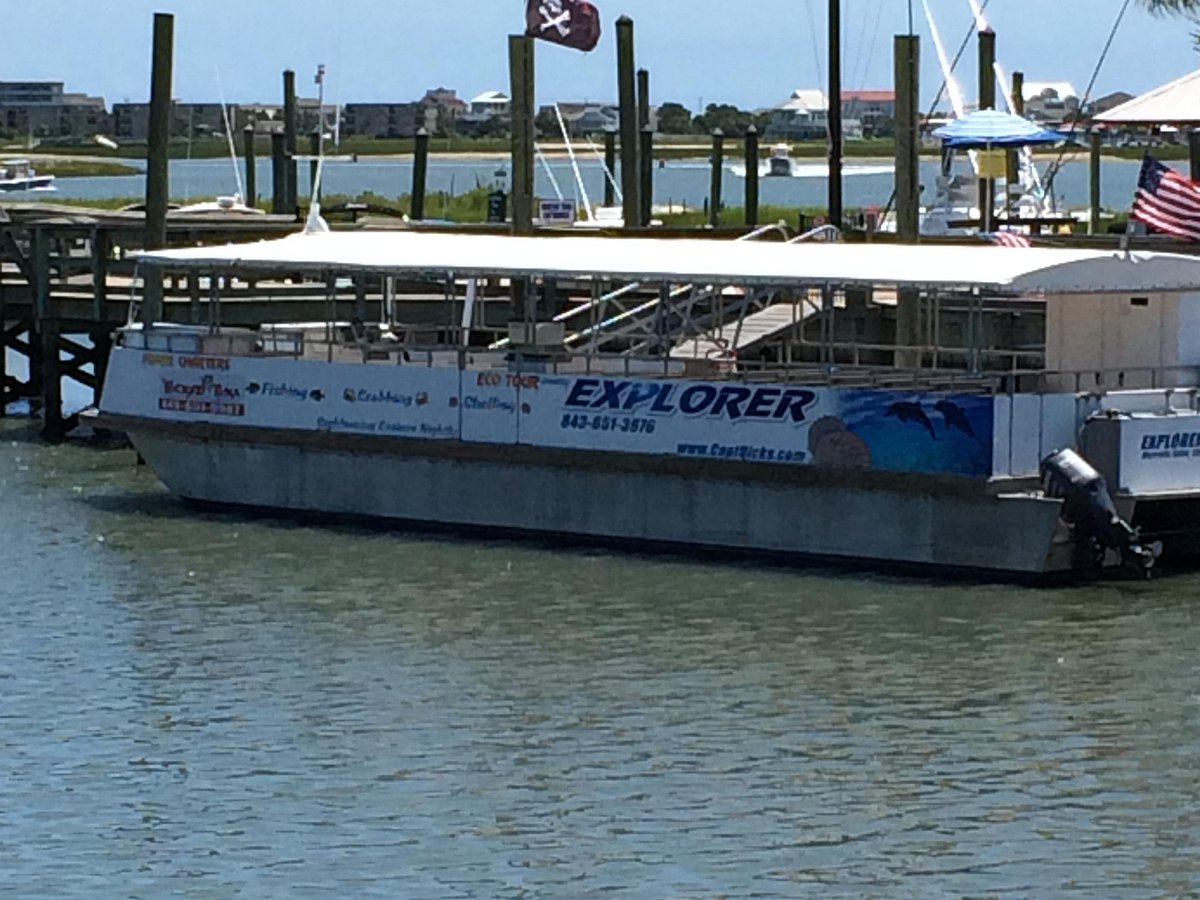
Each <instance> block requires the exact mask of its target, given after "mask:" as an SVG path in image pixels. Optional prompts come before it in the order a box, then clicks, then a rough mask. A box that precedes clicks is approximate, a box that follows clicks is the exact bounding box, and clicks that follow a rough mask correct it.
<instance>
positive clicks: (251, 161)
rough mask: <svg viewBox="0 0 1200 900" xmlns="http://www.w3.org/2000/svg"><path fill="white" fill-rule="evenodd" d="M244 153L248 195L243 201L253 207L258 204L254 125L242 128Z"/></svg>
mask: <svg viewBox="0 0 1200 900" xmlns="http://www.w3.org/2000/svg"><path fill="white" fill-rule="evenodd" d="M242 155H243V156H244V157H245V159H246V196H245V197H244V198H243V199H242V202H243V203H245V204H246V205H247V206H249V207H251V208H253V207H255V206H257V205H258V157H257V155H256V151H255V146H254V126H253V125H247V126H246V127H245V128H244V129H243V130H242Z"/></svg>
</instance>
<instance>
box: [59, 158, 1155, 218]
mask: <svg viewBox="0 0 1200 900" xmlns="http://www.w3.org/2000/svg"><path fill="white" fill-rule="evenodd" d="M586 154H587V151H584V153H583V154H582V155H581V156H580V164H581V171H582V175H583V183H584V189H585V190H586V192H587V194H588V197H589V198H590V199H591V200H592V202H593V203H595V202H598V201H599V200H601V199H603V195H604V181H605V179H604V174H603V169H602V167H601V165H600V163H599V162H597V161H596V160H595V159H593V158H591V157H590V156H588V155H586ZM879 162H880V161H878V160H875V161H872V160H847V162H846V166H847V171H848V173H850V174H848V176H847V177H846V179H845V183H844V184H845V187H844V190H845V199H846V204H847V205H848V206H856V207H863V206H881V207H882V206H884V205H885V204H886V203H887V202H888V198H889V197H890V196H891V193H892V187H893V183H894V181H895V178H894V175H893V173H892V172H890V171H886V170H884V171H880V165H879ZM800 163H801V166H802V171H806V172H807V173H809V174H810V176H811V177H803V178H763V179H761V181H760V194H761V202H762V203H764V204H776V205H782V206H824V205H825V203H826V202H827V188H826V178H825V177H823V176H822V175H821V174H820V167H821V162H820V161H819V160H811V161H809V160H801V161H800ZM130 164H131V165H138V166H140V165H143V164H142V163H140V162H137V161H130ZM733 164H734V161H732V160H731V165H733ZM549 165H550V170H551V171H552V172H553V174H554V179H555V181H556V182H557V184H558V186H559V189H560V190H561V191H562V192H563V194H564V195H566V196H567V197H577V196H578V194H579V191H578V188H577V187H576V185H575V176H574V174H573V173H572V170H571V166H570V164H569V163H568V162H567V161H565V160H557V159H556V160H551V161H550V163H549ZM506 166H507V162H506V161H503V160H494V159H478V158H445V157H441V158H437V157H435V158H434V159H432V160H431V161H430V166H429V174H428V181H427V186H428V190H429V191H430V192H431V193H434V192H439V191H445V192H447V193H450V194H462V193H464V192H465V191H468V190H470V189H472V188H474V187H476V186H477V185H484V186H491V185H492V184H494V183H495V180H496V171H497V168H504V167H506ZM1138 166H1139V163H1138V162H1136V161H1134V162H1130V161H1124V160H1104V162H1103V163H1102V165H1101V197H1102V198H1103V203H1104V205H1105V206H1106V207H1109V208H1112V209H1126V208H1127V207H1128V206H1129V204H1130V203H1131V202H1132V199H1133V191H1134V187H1135V186H1136V184H1137V174H1138ZM300 169H301V174H300V179H301V182H302V188H301V190H302V192H304V193H307V190H308V189H307V180H308V166H306V165H301V167H300ZM257 171H258V186H259V192H260V194H264V195H269V194H270V189H271V165H270V160H259V162H258V168H257ZM860 171H861V172H863V173H865V174H855V173H856V172H860ZM937 171H938V164H937V162H936V161H935V160H923V161H922V163H921V183H922V184H923V185H925V194H924V195H923V198H924V199H925V200H926V201H930V200H932V192H933V185H934V182H935V178H936V176H937ZM964 171H965V170H964ZM322 177H323V181H324V189H325V191H326V192H327V193H331V194H350V195H357V194H359V193H362V192H366V191H371V192H374V193H376V194H378V195H380V196H383V197H389V198H392V197H397V196H399V195H401V194H406V193H408V192H409V191H410V190H411V189H412V163H411V161H408V160H404V159H399V158H384V159H380V158H371V157H364V158H362V159H360V160H359V161H358V162H355V163H350V162H346V163H337V162H334V163H329V164H328V166H327V168H326V171H325V174H324V175H323V176H322ZM710 178H711V170H710V167H709V165H708V163H707V162H705V161H704V160H669V161H667V163H666V166H665V167H664V168H661V169H655V170H654V200H655V203H656V204H658V205H661V206H668V205H674V206H676V207H678V206H681V205H683V204H686V205H687V206H688V207H689V208H697V207H703V206H704V203H705V199H706V198H707V197H708V195H709V183H710ZM744 184H745V180H744V178H741V177H738V176H737V175H736V174H735V173H734V172H731V171H727V172H726V173H725V178H724V189H723V192H724V197H725V202H726V203H727V204H729V205H735V206H736V205H740V204H741V203H742V201H743V193H744V190H745V188H744ZM58 185H59V190H58V192H57V194H40V195H37V196H38V197H39V198H40V199H49V200H51V201H52V200H53V199H54V198H55V197H56V196H57V197H61V198H70V199H88V200H95V199H102V198H112V197H130V198H139V197H144V196H145V190H146V188H145V179H144V177H142V176H127V177H106V178H70V179H60V180H59V181H58ZM236 189H237V188H236V182H235V179H234V173H233V167H232V164H231V163H230V161H229V160H227V159H226V160H221V159H208V160H175V161H173V162H172V163H171V194H172V196H174V197H177V198H180V199H184V200H186V199H194V198H197V197H212V196H216V195H219V194H233V193H234V192H235V191H236ZM535 190H536V192H537V194H538V196H541V197H553V196H555V191H554V187H553V185H552V184H551V182H550V179H549V176H548V175H547V174H546V169H545V167H544V166H543V165H542V164H541V163H538V165H537V168H536V188H535ZM1054 190H1055V193H1056V194H1057V195H1058V196H1059V197H1060V201H1061V204H1062V205H1063V206H1064V207H1068V208H1076V207H1086V206H1087V205H1088V202H1089V200H1088V166H1087V162H1086V160H1084V161H1081V162H1071V163H1068V164H1067V165H1066V166H1064V167H1063V169H1062V171H1061V172H1060V173H1059V175H1058V177H1057V178H1056V179H1055V189H1054ZM429 202H430V203H431V204H433V205H432V207H430V208H428V212H429V214H430V215H431V216H436V215H438V209H437V201H436V198H435V197H431V198H430V201H429Z"/></svg>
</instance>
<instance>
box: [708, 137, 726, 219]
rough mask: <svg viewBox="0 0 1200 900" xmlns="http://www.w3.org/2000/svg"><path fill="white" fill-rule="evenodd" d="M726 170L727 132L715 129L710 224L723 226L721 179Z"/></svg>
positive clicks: (710, 192) (709, 212) (710, 191)
mask: <svg viewBox="0 0 1200 900" xmlns="http://www.w3.org/2000/svg"><path fill="white" fill-rule="evenodd" d="M724 169H725V132H723V131H721V129H720V128H714V129H713V133H712V181H711V183H710V187H709V191H708V224H709V225H711V226H712V227H713V228H716V227H717V226H718V225H720V224H721V177H722V174H723V172H724Z"/></svg>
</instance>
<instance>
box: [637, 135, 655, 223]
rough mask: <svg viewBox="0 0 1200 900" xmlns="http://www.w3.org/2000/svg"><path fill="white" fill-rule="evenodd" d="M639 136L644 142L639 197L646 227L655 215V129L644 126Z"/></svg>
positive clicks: (640, 154) (639, 154)
mask: <svg viewBox="0 0 1200 900" xmlns="http://www.w3.org/2000/svg"><path fill="white" fill-rule="evenodd" d="M639 137H640V138H641V142H642V143H641V146H640V147H638V159H639V160H640V165H641V167H642V173H641V175H642V177H641V182H640V183H639V184H638V199H640V200H641V204H642V208H641V223H640V224H641V225H642V227H643V228H645V227H646V226H648V225H649V224H650V220H651V219H652V218H653V217H654V129H653V128H651V127H650V125H649V124H647V125H645V126H643V128H642V133H641V134H640V135H639Z"/></svg>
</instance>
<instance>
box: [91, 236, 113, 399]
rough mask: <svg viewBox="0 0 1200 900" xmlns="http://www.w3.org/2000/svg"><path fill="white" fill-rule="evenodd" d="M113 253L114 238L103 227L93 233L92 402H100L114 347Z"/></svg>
mask: <svg viewBox="0 0 1200 900" xmlns="http://www.w3.org/2000/svg"><path fill="white" fill-rule="evenodd" d="M111 256H112V238H111V237H110V236H109V233H108V232H107V231H105V230H104V229H103V228H97V229H95V230H94V231H93V232H92V328H91V333H90V334H89V337H91V339H92V372H93V373H94V375H95V379H96V383H95V385H94V386H93V387H92V403H94V404H95V405H96V406H97V407H98V406H99V405H100V399H101V393H102V392H103V390H104V375H105V373H106V371H107V370H108V357H109V352H110V351H111V350H112V332H111V330H110V329H109V326H108V263H109V259H110V257H111Z"/></svg>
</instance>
